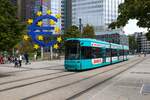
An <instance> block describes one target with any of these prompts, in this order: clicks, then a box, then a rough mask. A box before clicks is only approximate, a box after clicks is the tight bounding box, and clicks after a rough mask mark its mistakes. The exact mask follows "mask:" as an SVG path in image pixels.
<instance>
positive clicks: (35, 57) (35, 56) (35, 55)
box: [34, 53, 37, 61]
mask: <svg viewBox="0 0 150 100" xmlns="http://www.w3.org/2000/svg"><path fill="white" fill-rule="evenodd" d="M36 59H37V54H36V53H35V54H34V61H36Z"/></svg>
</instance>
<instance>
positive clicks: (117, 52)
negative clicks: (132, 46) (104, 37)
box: [64, 38, 129, 71]
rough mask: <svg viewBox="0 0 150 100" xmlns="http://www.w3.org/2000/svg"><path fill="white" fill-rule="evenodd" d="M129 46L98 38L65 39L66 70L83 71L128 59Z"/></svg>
mask: <svg viewBox="0 0 150 100" xmlns="http://www.w3.org/2000/svg"><path fill="white" fill-rule="evenodd" d="M128 51H129V47H128V46H125V45H119V44H114V43H109V42H104V41H99V40H96V39H87V38H70V39H67V40H66V41H65V62H64V66H65V69H66V70H72V71H81V70H87V69H93V68H98V67H102V66H105V65H110V64H114V63H118V62H122V61H126V60H128V57H127V56H128Z"/></svg>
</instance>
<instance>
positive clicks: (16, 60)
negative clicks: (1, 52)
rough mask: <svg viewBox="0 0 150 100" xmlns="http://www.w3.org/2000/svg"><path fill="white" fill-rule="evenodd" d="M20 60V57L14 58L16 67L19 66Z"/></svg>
mask: <svg viewBox="0 0 150 100" xmlns="http://www.w3.org/2000/svg"><path fill="white" fill-rule="evenodd" d="M18 60H19V59H18V57H15V58H14V64H15V67H18V64H19V62H18Z"/></svg>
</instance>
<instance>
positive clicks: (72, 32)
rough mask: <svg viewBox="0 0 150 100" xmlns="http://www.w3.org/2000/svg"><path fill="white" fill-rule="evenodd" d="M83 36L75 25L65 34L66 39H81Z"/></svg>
mask: <svg viewBox="0 0 150 100" xmlns="http://www.w3.org/2000/svg"><path fill="white" fill-rule="evenodd" d="M80 35H81V33H80V31H79V29H78V27H77V26H75V25H73V26H71V27H70V28H69V29H68V30H67V31H66V32H65V33H64V36H63V37H64V39H67V38H79V37H80Z"/></svg>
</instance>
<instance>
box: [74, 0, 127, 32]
mask: <svg viewBox="0 0 150 100" xmlns="http://www.w3.org/2000/svg"><path fill="white" fill-rule="evenodd" d="M123 2H124V0H72V24H73V25H77V26H79V18H81V20H82V24H83V26H85V25H86V24H90V25H92V26H94V28H95V32H96V33H97V34H99V33H98V32H100V31H103V30H107V29H108V24H110V23H111V22H113V21H115V20H116V19H117V17H118V5H119V4H121V3H123Z"/></svg>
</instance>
